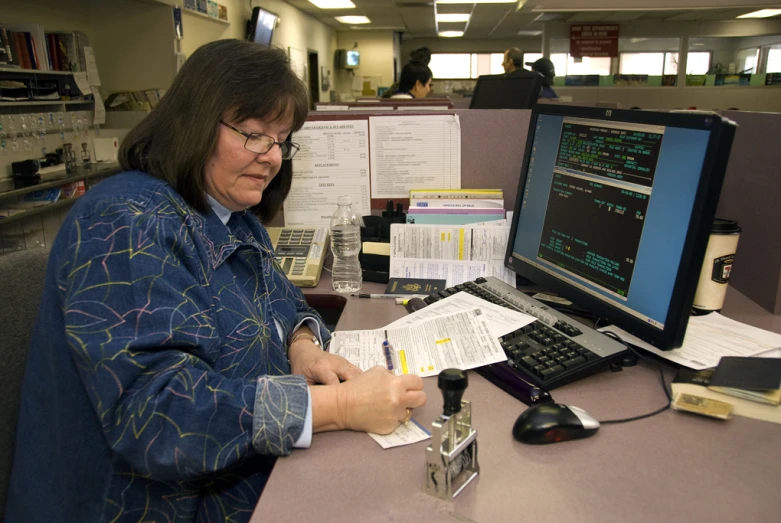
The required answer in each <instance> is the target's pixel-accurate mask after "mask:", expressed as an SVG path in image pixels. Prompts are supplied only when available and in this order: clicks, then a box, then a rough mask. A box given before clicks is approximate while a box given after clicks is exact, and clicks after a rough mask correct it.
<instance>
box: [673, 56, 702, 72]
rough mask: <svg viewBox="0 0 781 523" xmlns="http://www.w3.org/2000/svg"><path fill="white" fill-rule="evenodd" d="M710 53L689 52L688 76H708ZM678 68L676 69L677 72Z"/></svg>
mask: <svg viewBox="0 0 781 523" xmlns="http://www.w3.org/2000/svg"><path fill="white" fill-rule="evenodd" d="M709 70H710V51H699V52H691V51H690V52H689V53H688V54H687V55H686V74H708V71H709ZM677 71H678V68H677V67H676V72H677Z"/></svg>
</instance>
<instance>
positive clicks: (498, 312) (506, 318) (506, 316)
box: [386, 292, 537, 339]
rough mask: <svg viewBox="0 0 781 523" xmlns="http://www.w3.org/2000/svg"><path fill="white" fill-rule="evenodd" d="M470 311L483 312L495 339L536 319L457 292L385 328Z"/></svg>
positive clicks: (413, 323)
mask: <svg viewBox="0 0 781 523" xmlns="http://www.w3.org/2000/svg"><path fill="white" fill-rule="evenodd" d="M472 309H480V310H481V311H483V315H484V316H485V319H486V321H488V328H489V329H490V330H491V334H492V335H493V336H494V337H495V338H497V339H498V338H500V337H502V336H504V335H505V334H510V333H511V332H513V331H516V330H518V329H520V328H521V327H525V326H526V325H529V324H530V323H532V322H533V321H535V320H536V319H537V318H535V317H534V316H531V315H529V314H525V313H523V312H518V311H514V310H511V309H507V308H505V307H502V306H501V305H496V304H495V303H491V302H490V301H486V300H484V299H482V298H478V297H477V296H474V295H472V294H469V293H466V292H457V293H456V294H452V295H450V296H448V297H447V298H443V299H441V300H439V301H435V302H434V303H431V304H429V305H428V306H427V307H425V308H423V309H419V310H417V311H415V312H414V313H412V314H408V315H407V316H404V317H403V318H400V319H398V320H396V321H394V322H393V323H391V324H389V325H387V326H386V328H387V329H390V328H396V327H401V326H405V325H406V326H409V325H415V324H417V323H420V322H422V321H426V320H429V319H431V318H436V317H439V316H443V315H448V314H456V313H458V312H463V311H469V310H472Z"/></svg>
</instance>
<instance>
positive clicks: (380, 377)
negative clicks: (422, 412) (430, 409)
mask: <svg viewBox="0 0 781 523" xmlns="http://www.w3.org/2000/svg"><path fill="white" fill-rule="evenodd" d="M337 398H338V405H339V414H340V417H341V421H342V426H343V427H344V428H346V429H351V430H361V431H365V432H374V433H375V434H390V433H391V432H393V431H394V430H395V429H396V427H398V426H399V423H400V422H401V421H402V420H404V419H408V412H407V409H415V408H417V407H421V406H423V405H425V403H426V393H425V392H424V391H423V380H422V379H421V378H420V376H416V375H414V374H403V375H401V376H394V375H393V374H391V373H390V372H388V370H387V369H385V368H383V367H381V366H377V367H372V368H371V369H369V370H367V371H366V372H364V373H362V374H360V375H359V376H356V377H355V378H353V379H351V380H348V381H345V382H344V383H341V384H340V385H339V390H338V391H337Z"/></svg>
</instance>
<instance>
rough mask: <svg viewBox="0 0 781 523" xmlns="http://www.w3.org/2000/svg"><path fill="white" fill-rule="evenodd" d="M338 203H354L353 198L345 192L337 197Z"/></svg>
mask: <svg viewBox="0 0 781 523" xmlns="http://www.w3.org/2000/svg"><path fill="white" fill-rule="evenodd" d="M336 203H337V205H352V203H353V200H352V198H350V195H349V194H343V195H342V196H340V197H339V198H337V199H336Z"/></svg>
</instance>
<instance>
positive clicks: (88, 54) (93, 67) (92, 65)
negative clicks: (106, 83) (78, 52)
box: [84, 46, 101, 86]
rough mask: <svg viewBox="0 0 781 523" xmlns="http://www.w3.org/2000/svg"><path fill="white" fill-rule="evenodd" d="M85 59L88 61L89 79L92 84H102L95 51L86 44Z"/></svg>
mask: <svg viewBox="0 0 781 523" xmlns="http://www.w3.org/2000/svg"><path fill="white" fill-rule="evenodd" d="M84 59H85V61H86V69H87V79H88V81H89V84H90V85H92V86H100V85H101V84H100V74H98V62H97V61H96V60H95V52H94V51H93V49H92V47H90V46H84Z"/></svg>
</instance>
